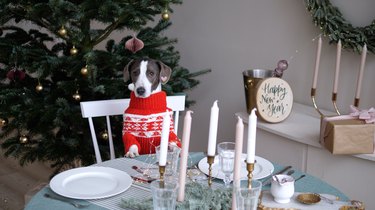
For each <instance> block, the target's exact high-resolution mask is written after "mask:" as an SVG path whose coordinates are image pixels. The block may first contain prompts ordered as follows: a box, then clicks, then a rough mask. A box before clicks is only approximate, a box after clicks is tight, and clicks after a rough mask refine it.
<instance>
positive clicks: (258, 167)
mask: <svg viewBox="0 0 375 210" xmlns="http://www.w3.org/2000/svg"><path fill="white" fill-rule="evenodd" d="M245 159H246V154H242V157H241V179H242V180H246V179H247V170H246V163H245ZM255 160H256V163H255V166H254V171H253V179H262V178H264V177H267V176H269V175H271V174H272V172H273V170H274V167H273V164H272V163H271V162H270V161H268V160H266V159H264V158H262V157H259V156H255ZM198 167H199V169H200V170H201V171H202V172H203V173H205V174H207V175H208V163H207V157H205V158H203V159H202V160H200V161H199V163H198ZM212 177H215V178H219V179H224V177H225V175H224V173H223V172H222V171H221V170H220V164H219V156H215V162H214V163H213V164H212Z"/></svg>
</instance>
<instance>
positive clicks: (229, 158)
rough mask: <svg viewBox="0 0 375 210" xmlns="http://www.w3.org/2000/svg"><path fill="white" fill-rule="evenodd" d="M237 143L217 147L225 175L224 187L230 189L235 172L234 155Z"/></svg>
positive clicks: (227, 143) (221, 167)
mask: <svg viewBox="0 0 375 210" xmlns="http://www.w3.org/2000/svg"><path fill="white" fill-rule="evenodd" d="M234 147H235V143H233V142H222V143H220V144H218V145H217V151H218V154H219V163H220V169H221V171H222V172H223V173H224V175H225V177H224V186H225V187H229V185H230V182H231V175H232V173H233V170H234V153H235V148H234Z"/></svg>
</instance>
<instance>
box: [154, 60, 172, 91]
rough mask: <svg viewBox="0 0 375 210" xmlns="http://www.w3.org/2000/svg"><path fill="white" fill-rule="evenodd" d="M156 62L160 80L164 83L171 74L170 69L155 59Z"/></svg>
mask: <svg viewBox="0 0 375 210" xmlns="http://www.w3.org/2000/svg"><path fill="white" fill-rule="evenodd" d="M157 64H158V65H159V67H160V81H161V83H162V84H163V85H164V84H166V83H167V82H168V81H169V78H170V77H171V74H172V69H171V68H170V67H169V66H167V65H165V64H164V63H163V62H161V61H157Z"/></svg>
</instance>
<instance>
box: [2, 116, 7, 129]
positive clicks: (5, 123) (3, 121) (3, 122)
mask: <svg viewBox="0 0 375 210" xmlns="http://www.w3.org/2000/svg"><path fill="white" fill-rule="evenodd" d="M6 125H8V120H7V119H3V118H0V128H2V127H4V126H6Z"/></svg>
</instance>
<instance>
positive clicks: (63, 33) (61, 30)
mask: <svg viewBox="0 0 375 210" xmlns="http://www.w3.org/2000/svg"><path fill="white" fill-rule="evenodd" d="M57 33H59V35H60V36H66V35H67V34H68V31H67V30H66V29H65V27H64V26H61V28H60V29H59V30H58V31H57Z"/></svg>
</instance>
